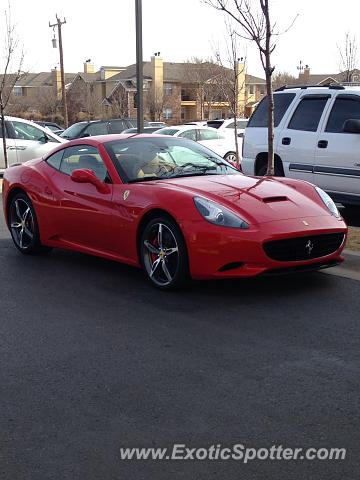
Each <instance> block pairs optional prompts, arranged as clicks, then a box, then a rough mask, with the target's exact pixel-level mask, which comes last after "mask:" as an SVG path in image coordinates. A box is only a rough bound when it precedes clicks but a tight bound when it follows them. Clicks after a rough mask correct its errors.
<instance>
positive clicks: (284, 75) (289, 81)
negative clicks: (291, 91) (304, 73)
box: [272, 72, 297, 89]
mask: <svg viewBox="0 0 360 480" xmlns="http://www.w3.org/2000/svg"><path fill="white" fill-rule="evenodd" d="M296 82H297V78H296V77H294V75H291V73H289V72H275V73H274V76H273V82H272V83H273V88H274V89H276V88H280V87H283V86H284V85H296Z"/></svg>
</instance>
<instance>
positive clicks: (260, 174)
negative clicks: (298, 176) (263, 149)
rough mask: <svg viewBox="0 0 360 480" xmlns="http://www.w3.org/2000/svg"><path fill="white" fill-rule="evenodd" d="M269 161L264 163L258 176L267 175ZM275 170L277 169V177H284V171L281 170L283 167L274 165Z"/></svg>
mask: <svg viewBox="0 0 360 480" xmlns="http://www.w3.org/2000/svg"><path fill="white" fill-rule="evenodd" d="M267 168H268V166H267V163H265V164H264V165H262V166H261V167H260V168H259V170H258V171H257V174H256V175H257V176H259V177H264V176H265V175H266V172H267ZM274 170H275V177H283V176H284V175H283V172H282V170H281V168H280V167H279V166H278V165H276V164H275V167H274Z"/></svg>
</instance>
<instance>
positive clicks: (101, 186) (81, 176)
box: [71, 168, 110, 193]
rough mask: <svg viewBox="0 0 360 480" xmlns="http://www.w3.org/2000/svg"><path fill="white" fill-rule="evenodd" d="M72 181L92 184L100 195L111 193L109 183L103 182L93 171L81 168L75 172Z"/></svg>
mask: <svg viewBox="0 0 360 480" xmlns="http://www.w3.org/2000/svg"><path fill="white" fill-rule="evenodd" d="M71 180H72V181H73V182H75V183H91V184H92V185H94V186H95V187H96V190H97V191H98V192H100V193H110V187H109V185H108V184H107V183H104V182H102V181H101V180H100V179H99V178H98V177H97V176H96V175H95V173H94V172H93V171H92V170H88V169H86V168H79V169H77V170H73V172H72V174H71Z"/></svg>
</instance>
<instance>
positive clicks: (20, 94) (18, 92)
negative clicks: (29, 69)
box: [13, 87, 23, 97]
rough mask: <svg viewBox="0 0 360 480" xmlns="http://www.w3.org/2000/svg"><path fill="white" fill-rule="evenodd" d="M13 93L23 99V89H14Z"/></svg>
mask: <svg viewBox="0 0 360 480" xmlns="http://www.w3.org/2000/svg"><path fill="white" fill-rule="evenodd" d="M13 92H14V96H15V97H22V94H23V91H22V87H14V88H13Z"/></svg>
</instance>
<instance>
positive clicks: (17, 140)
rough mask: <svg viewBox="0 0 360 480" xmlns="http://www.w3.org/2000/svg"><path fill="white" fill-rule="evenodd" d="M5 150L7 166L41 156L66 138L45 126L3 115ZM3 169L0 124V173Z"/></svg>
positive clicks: (64, 141) (3, 160) (3, 159)
mask: <svg viewBox="0 0 360 480" xmlns="http://www.w3.org/2000/svg"><path fill="white" fill-rule="evenodd" d="M5 129H6V139H5V140H6V151H7V157H8V164H9V166H11V165H14V164H15V163H23V162H26V161H27V160H32V159H33V158H38V157H42V156H43V155H45V154H46V153H48V152H50V151H51V150H52V149H53V148H55V147H56V146H58V144H59V143H66V142H67V140H65V139H64V138H60V137H58V136H57V135H55V134H54V133H53V132H51V131H50V130H49V129H47V128H43V127H41V126H40V125H37V124H35V123H34V122H30V121H28V120H24V119H23V118H16V117H5ZM4 169H5V158H4V150H3V139H2V131H1V126H0V173H2V172H3V171H4Z"/></svg>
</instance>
